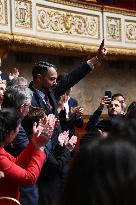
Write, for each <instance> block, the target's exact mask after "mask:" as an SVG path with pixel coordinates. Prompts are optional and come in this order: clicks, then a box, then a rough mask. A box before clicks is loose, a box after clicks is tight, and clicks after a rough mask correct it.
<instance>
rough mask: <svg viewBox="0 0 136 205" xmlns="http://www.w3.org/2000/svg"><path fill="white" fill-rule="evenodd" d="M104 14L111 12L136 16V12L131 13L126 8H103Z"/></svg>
mask: <svg viewBox="0 0 136 205" xmlns="http://www.w3.org/2000/svg"><path fill="white" fill-rule="evenodd" d="M102 10H103V12H109V13H117V14H122V15H126V16H133V17H134V16H136V11H133V10H132V11H130V10H127V9H124V8H119V7H111V6H103V9H102Z"/></svg>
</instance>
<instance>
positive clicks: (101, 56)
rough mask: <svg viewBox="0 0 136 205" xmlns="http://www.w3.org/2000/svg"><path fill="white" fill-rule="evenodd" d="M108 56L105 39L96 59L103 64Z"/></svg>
mask: <svg viewBox="0 0 136 205" xmlns="http://www.w3.org/2000/svg"><path fill="white" fill-rule="evenodd" d="M106 54H107V50H106V48H105V46H104V39H103V40H102V42H101V45H100V47H99V49H98V51H97V56H96V58H98V61H100V62H101V61H102V60H103V59H104V57H105V56H106Z"/></svg>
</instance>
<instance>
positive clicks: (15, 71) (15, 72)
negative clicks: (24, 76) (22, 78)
mask: <svg viewBox="0 0 136 205" xmlns="http://www.w3.org/2000/svg"><path fill="white" fill-rule="evenodd" d="M18 76H19V71H18V68H12V70H11V73H10V74H9V79H10V80H13V79H16V78H17V77H18Z"/></svg>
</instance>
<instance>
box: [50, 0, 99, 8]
mask: <svg viewBox="0 0 136 205" xmlns="http://www.w3.org/2000/svg"><path fill="white" fill-rule="evenodd" d="M47 1H49V2H54V3H58V4H63V5H67V6H73V7H77V8H84V9H90V10H95V11H101V10H102V8H103V7H102V6H101V5H98V4H93V3H92V4H89V3H88V2H74V1H69V0H47Z"/></svg>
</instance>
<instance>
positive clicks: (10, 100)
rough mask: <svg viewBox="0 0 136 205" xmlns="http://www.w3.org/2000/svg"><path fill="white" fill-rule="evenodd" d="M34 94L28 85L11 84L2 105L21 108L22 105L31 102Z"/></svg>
mask: <svg viewBox="0 0 136 205" xmlns="http://www.w3.org/2000/svg"><path fill="white" fill-rule="evenodd" d="M32 95H33V94H32V91H31V90H30V89H29V88H28V87H27V86H21V85H16V86H9V87H8V88H7V89H6V91H5V93H4V98H3V103H2V107H14V108H19V107H20V106H21V105H23V104H27V103H29V102H30V101H31V99H32Z"/></svg>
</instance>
